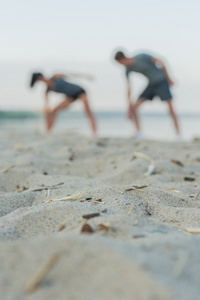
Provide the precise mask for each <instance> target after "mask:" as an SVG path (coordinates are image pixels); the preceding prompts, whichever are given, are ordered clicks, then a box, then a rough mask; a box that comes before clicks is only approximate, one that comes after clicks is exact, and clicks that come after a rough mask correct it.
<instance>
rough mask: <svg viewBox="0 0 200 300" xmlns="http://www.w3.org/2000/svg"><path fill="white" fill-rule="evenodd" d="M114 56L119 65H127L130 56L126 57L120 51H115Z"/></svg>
mask: <svg viewBox="0 0 200 300" xmlns="http://www.w3.org/2000/svg"><path fill="white" fill-rule="evenodd" d="M114 58H115V60H116V61H117V62H118V63H119V64H121V65H124V66H128V65H129V64H130V58H128V57H127V56H126V55H125V54H124V52H122V51H117V52H116V53H115V57H114Z"/></svg>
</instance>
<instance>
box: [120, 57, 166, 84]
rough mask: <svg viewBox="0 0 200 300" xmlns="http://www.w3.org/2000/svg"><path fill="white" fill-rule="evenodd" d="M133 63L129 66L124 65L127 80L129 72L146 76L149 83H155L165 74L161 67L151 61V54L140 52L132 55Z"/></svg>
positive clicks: (161, 79) (164, 77) (163, 77)
mask: <svg viewBox="0 0 200 300" xmlns="http://www.w3.org/2000/svg"><path fill="white" fill-rule="evenodd" d="M133 58H134V63H133V64H132V65H131V66H126V77H127V79H128V80H129V75H130V72H137V73H141V74H143V75H144V76H145V77H147V78H148V80H149V84H157V83H159V82H161V81H163V80H164V79H166V76H165V74H164V72H163V70H162V69H161V68H159V67H158V66H156V65H155V63H154V62H153V60H152V59H153V56H151V55H149V54H146V53H141V54H138V55H136V56H134V57H133Z"/></svg>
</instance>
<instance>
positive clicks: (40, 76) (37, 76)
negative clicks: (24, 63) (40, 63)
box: [30, 73, 44, 88]
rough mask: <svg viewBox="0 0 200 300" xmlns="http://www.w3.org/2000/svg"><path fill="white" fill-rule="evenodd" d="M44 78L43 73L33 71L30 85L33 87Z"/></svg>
mask: <svg viewBox="0 0 200 300" xmlns="http://www.w3.org/2000/svg"><path fill="white" fill-rule="evenodd" d="M43 78H44V76H43V74H42V73H33V74H32V76H31V81H30V87H31V88H32V87H33V86H34V85H35V83H36V81H39V80H42V79H43Z"/></svg>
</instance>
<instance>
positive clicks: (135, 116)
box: [132, 99, 145, 132]
mask: <svg viewBox="0 0 200 300" xmlns="http://www.w3.org/2000/svg"><path fill="white" fill-rule="evenodd" d="M144 101H145V100H144V99H139V100H138V101H137V102H136V103H135V104H133V106H132V114H133V115H132V120H133V122H134V124H135V127H136V130H137V132H140V130H141V127H140V120H139V116H138V111H137V110H138V108H139V107H140V106H141V104H142V103H143V102H144Z"/></svg>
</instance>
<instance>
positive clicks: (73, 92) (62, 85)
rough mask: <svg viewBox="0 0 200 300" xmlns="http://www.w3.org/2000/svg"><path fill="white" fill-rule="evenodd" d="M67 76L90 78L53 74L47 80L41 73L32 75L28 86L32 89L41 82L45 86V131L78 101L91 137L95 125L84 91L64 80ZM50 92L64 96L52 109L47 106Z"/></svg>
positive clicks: (94, 132) (89, 77)
mask: <svg viewBox="0 0 200 300" xmlns="http://www.w3.org/2000/svg"><path fill="white" fill-rule="evenodd" d="M68 76H82V77H85V78H87V79H91V78H92V77H91V76H89V75H79V74H71V75H64V74H54V75H53V76H52V77H50V78H47V77H45V76H44V75H43V74H42V73H33V74H32V76H31V82H30V86H31V87H33V86H34V85H35V83H36V82H37V81H41V82H43V83H44V84H45V85H46V91H45V109H44V111H45V118H46V130H47V131H50V130H51V128H52V127H53V125H54V123H55V120H56V116H57V114H58V113H59V112H60V111H61V110H64V109H66V108H68V107H69V106H70V105H71V104H72V103H73V102H74V101H76V100H77V99H79V100H80V101H81V102H82V103H83V107H84V110H85V113H86V115H87V117H88V119H89V121H90V125H91V129H92V133H93V135H95V134H96V123H95V119H94V115H93V113H92V111H91V109H90V106H89V102H88V98H87V95H86V91H85V90H84V89H83V88H82V87H80V86H79V85H76V84H72V83H70V82H68V81H66V80H65V78H66V77H68ZM50 91H53V92H56V93H61V94H63V95H64V100H63V101H62V102H61V103H60V104H58V105H57V106H56V107H55V108H54V109H51V108H50V106H49V100H48V94H49V92H50Z"/></svg>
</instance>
